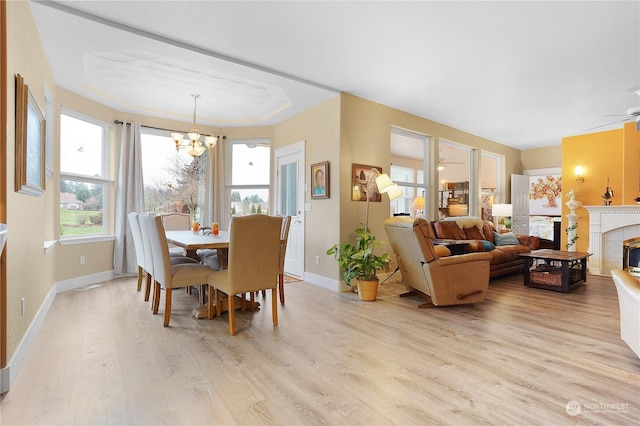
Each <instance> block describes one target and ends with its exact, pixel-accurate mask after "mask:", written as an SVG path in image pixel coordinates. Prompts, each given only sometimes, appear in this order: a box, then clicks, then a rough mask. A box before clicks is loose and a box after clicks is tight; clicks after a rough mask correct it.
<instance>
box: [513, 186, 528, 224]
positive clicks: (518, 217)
mask: <svg viewBox="0 0 640 426" xmlns="http://www.w3.org/2000/svg"><path fill="white" fill-rule="evenodd" d="M511 205H512V206H513V212H512V214H513V216H512V217H511V229H512V230H513V232H514V233H515V234H516V235H529V176H523V175H511Z"/></svg>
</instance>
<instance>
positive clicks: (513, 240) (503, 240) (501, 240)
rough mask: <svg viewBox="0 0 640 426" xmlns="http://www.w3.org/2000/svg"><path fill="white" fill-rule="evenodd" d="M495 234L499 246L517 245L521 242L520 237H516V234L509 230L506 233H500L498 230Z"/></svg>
mask: <svg viewBox="0 0 640 426" xmlns="http://www.w3.org/2000/svg"><path fill="white" fill-rule="evenodd" d="M493 236H494V238H495V239H496V245H497V246H515V245H518V244H520V241H518V237H516V234H514V233H513V232H507V233H506V234H498V233H497V232H494V233H493Z"/></svg>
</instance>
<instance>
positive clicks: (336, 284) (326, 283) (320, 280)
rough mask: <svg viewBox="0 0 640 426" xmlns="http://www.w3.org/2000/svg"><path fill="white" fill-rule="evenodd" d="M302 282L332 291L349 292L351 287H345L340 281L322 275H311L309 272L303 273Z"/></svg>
mask: <svg viewBox="0 0 640 426" xmlns="http://www.w3.org/2000/svg"><path fill="white" fill-rule="evenodd" d="M304 280H305V281H306V282H308V283H311V284H315V285H317V286H320V287H323V288H326V289H329V290H333V291H350V290H351V287H349V286H347V285H345V284H344V283H343V282H342V281H338V280H334V279H331V278H327V277H325V276H322V275H317V274H312V273H311V272H305V273H304Z"/></svg>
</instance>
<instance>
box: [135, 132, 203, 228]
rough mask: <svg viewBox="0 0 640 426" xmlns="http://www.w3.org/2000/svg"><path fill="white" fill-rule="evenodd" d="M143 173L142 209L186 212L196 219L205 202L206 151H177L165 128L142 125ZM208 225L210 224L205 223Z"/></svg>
mask: <svg viewBox="0 0 640 426" xmlns="http://www.w3.org/2000/svg"><path fill="white" fill-rule="evenodd" d="M141 144H142V176H143V180H144V204H145V210H146V211H148V212H156V213H172V212H179V213H189V214H191V220H192V221H193V220H198V218H199V217H200V214H201V211H202V206H203V205H204V184H205V182H204V180H205V179H204V174H205V164H206V162H207V154H208V152H207V151H205V153H204V154H202V155H201V156H200V157H192V156H191V155H189V154H187V151H185V150H184V149H181V150H179V151H176V146H175V143H174V142H173V140H172V139H171V137H170V135H169V134H168V132H165V131H157V130H154V129H147V128H145V129H143V132H142V133H141ZM207 226H209V225H207Z"/></svg>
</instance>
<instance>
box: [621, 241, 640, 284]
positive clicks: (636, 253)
mask: <svg viewBox="0 0 640 426" xmlns="http://www.w3.org/2000/svg"><path fill="white" fill-rule="evenodd" d="M622 269H624V270H626V271H627V272H629V273H630V274H631V275H635V276H636V277H638V278H640V237H638V238H631V239H628V240H625V241H623V242H622Z"/></svg>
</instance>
